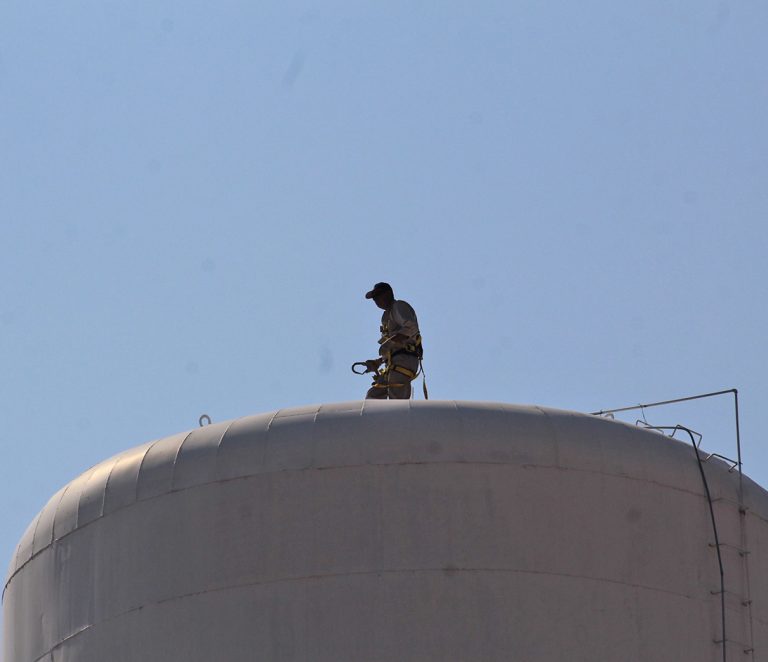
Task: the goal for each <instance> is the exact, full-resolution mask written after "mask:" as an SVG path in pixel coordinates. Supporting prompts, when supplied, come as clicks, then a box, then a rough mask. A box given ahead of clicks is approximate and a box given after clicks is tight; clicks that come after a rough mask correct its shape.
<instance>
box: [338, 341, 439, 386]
mask: <svg viewBox="0 0 768 662" xmlns="http://www.w3.org/2000/svg"><path fill="white" fill-rule="evenodd" d="M381 335H382V338H381V340H380V341H379V344H382V345H383V344H384V343H385V342H387V340H390V338H387V329H386V327H384V326H382V327H381ZM403 354H405V355H406V356H413V357H414V358H416V359H418V361H419V369H418V370H417V371H416V372H414V371H413V370H409V369H408V368H406V367H404V366H401V365H397V364H395V363H393V362H392V359H393V358H394V357H395V356H400V355H403ZM423 357H424V347H423V346H422V344H421V335H417V336H416V337H415V338H414V340H413V342H410V343H408V344H406V345H405V346H404V347H401V348H400V349H397V350H395V351H394V352H392V353H387V354H386V355H385V357H384V358H385V359H386V363H385V365H384V367H383V368H379V369H378V370H370V369H369V368H368V366H366V364H365V362H358V363H353V364H352V372H354V373H355V374H356V375H364V374H365V373H368V372H373V373H374V375H373V384H371V387H372V388H401V387H405V386H408V384H407V383H400V384H390V383H388V382H389V380H388V379H387V375H389V373H390V372H399V373H400V374H401V375H405V376H406V377H408V379H409V383H410V382H412V381H413V380H414V379H416V377H418V376H419V374H421V375H422V378H423V383H422V390H423V391H424V399H425V400H429V392H428V391H427V376H426V373H425V372H424V365H423V363H422V359H423ZM355 366H363V367H364V368H365V370H364V371H363V372H358V371H357V370H355Z"/></svg>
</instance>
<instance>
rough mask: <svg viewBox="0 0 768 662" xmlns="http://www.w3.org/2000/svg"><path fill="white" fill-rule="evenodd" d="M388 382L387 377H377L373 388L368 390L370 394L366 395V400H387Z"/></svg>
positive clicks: (374, 379)
mask: <svg viewBox="0 0 768 662" xmlns="http://www.w3.org/2000/svg"><path fill="white" fill-rule="evenodd" d="M387 390H388V388H387V382H386V377H379V376H376V377H374V378H373V386H371V388H369V389H368V393H366V394H365V399H366V400H386V398H387Z"/></svg>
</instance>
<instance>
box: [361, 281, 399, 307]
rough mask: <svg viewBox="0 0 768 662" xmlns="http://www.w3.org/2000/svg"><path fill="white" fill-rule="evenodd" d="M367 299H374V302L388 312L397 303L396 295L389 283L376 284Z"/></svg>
mask: <svg viewBox="0 0 768 662" xmlns="http://www.w3.org/2000/svg"><path fill="white" fill-rule="evenodd" d="M365 298H366V299H373V302H374V303H375V304H376V305H377V306H378V307H379V308H381V309H382V310H387V308H389V307H390V306H391V305H392V303H393V302H394V301H395V295H394V293H393V292H392V287H391V286H390V284H389V283H376V285H374V286H373V289H372V290H371V291H370V292H368V293H367V294H366V295H365Z"/></svg>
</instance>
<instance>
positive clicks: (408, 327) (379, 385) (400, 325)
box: [365, 283, 423, 400]
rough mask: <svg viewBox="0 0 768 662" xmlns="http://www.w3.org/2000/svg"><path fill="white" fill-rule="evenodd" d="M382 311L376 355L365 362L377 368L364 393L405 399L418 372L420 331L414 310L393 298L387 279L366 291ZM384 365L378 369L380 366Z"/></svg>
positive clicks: (378, 397) (420, 350)
mask: <svg viewBox="0 0 768 662" xmlns="http://www.w3.org/2000/svg"><path fill="white" fill-rule="evenodd" d="M365 298H366V299H373V301H374V303H375V304H376V305H377V306H378V307H379V308H381V309H382V310H383V311H384V314H383V315H382V316H381V338H379V358H378V359H370V360H368V361H366V362H365V366H366V367H367V368H368V370H370V371H371V372H376V371H378V372H376V375H375V376H374V378H373V385H372V386H371V388H370V389H368V393H366V395H365V397H366V399H368V398H374V399H377V400H384V399H386V398H390V399H392V400H406V399H408V398H410V397H411V381H413V380H414V379H415V378H416V375H417V374H418V372H419V360H420V359H421V356H422V353H423V351H422V346H421V335H420V334H419V322H418V320H417V319H416V311H414V310H413V308H411V306H410V304H408V303H407V302H405V301H398V300H397V299H395V295H394V292H393V291H392V287H391V286H390V285H389V283H376V285H374V286H373V289H372V290H371V291H370V292H368V293H367V294H366V295H365ZM382 365H383V366H384V368H383V369H380V368H381V366H382Z"/></svg>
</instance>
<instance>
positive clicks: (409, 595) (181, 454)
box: [4, 404, 768, 662]
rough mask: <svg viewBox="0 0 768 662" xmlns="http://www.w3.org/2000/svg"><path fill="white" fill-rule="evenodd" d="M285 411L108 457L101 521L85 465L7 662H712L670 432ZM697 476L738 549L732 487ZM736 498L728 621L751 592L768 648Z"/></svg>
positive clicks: (713, 624)
mask: <svg viewBox="0 0 768 662" xmlns="http://www.w3.org/2000/svg"><path fill="white" fill-rule="evenodd" d="M462 407H463V409H464V411H463V412H462ZM449 411H450V412H451V413H447V412H449ZM284 418H285V419H286V420H283V421H282V422H281V423H279V424H277V425H275V423H274V420H273V421H272V422H271V423H270V424H269V425H268V430H267V433H266V434H263V433H264V428H263V425H262V422H263V421H262V420H261V419H258V420H257V421H251V423H253V427H252V428H249V427H248V425H249V424H242V425H241V426H240V427H239V428H238V427H237V426H235V425H233V426H232V427H227V426H225V427H224V428H222V429H219V430H207V431H204V433H198V437H197V439H196V440H193V441H194V442H195V443H190V442H189V437H187V436H183V437H178V438H175V441H174V442H164V444H161V445H160V448H157V447H154V458H155V459H154V460H153V459H152V457H153V456H151V455H150V454H149V447H143V450H142V451H141V452H140V453H139V455H141V456H142V460H141V461H140V462H139V464H138V466H137V467H135V468H133V467H134V465H135V464H136V457H138V455H137V454H136V452H135V451H130V452H128V453H127V454H124V455H123V456H120V457H119V458H117V459H113V460H110V461H108V463H111V464H109V466H110V467H111V468H112V469H114V467H115V466H119V465H120V463H121V462H124V463H127V466H129V467H131V468H130V471H129V473H131V472H132V473H131V475H133V476H134V477H135V483H134V485H135V487H136V491H137V492H136V493H137V494H143V495H144V497H143V498H136V499H135V500H134V501H133V502H131V503H128V504H127V505H122V506H121V507H119V508H116V509H114V510H110V509H109V507H108V506H107V505H105V504H108V503H109V500H108V499H106V498H105V499H104V500H103V505H102V507H101V510H100V511H99V510H98V509H97V513H96V515H95V516H90V515H88V513H89V512H92V511H93V505H92V503H91V501H92V500H93V499H92V498H91V495H92V494H93V491H92V490H91V491H89V489H88V487H87V486H88V485H93V484H94V476H98V475H99V474H100V473H101V474H103V473H104V469H103V468H102V469H99V468H96V469H95V470H93V471H92V472H89V473H88V474H87V478H85V479H82V480H81V485H85V487H84V488H83V489H82V490H81V491H80V492H79V498H78V499H77V507H76V508H75V512H76V513H77V515H76V516H75V517H74V520H75V523H74V525H72V528H71V530H69V531H68V532H67V533H66V534H64V535H62V536H61V537H60V538H57V537H56V535H55V533H54V534H53V535H52V539H51V543H50V544H49V545H47V546H45V545H41V546H40V549H38V550H37V551H36V552H34V553H33V555H31V556H30V557H29V559H27V560H26V561H23V562H22V563H21V564H19V563H18V560H17V561H16V563H15V565H16V567H15V569H14V572H13V574H12V576H11V578H10V580H9V582H8V584H7V586H6V591H5V596H4V619H5V651H4V660H5V662H33V661H36V660H46V659H50V660H54V659H55V660H56V662H60V661H63V662H70V661H72V662H74V661H77V662H91V661H93V662H96V661H99V662H101V661H103V660H105V659H109V660H114V661H116V662H123V661H125V662H128V661H129V660H130V661H134V660H137V659H141V660H147V661H154V660H157V661H158V662H160V661H161V660H162V661H163V662H168V661H171V662H173V661H175V660H179V661H181V660H184V661H185V662H189V661H190V660H191V661H196V660H200V661H201V662H202V661H203V660H205V661H206V662H209V661H210V660H211V659H232V660H240V659H242V660H250V659H269V660H319V661H324V660H328V661H331V660H333V661H334V662H337V661H338V660H352V659H355V660H372V661H373V660H394V659H397V660H414V661H415V660H419V661H426V660H441V661H445V660H480V659H482V660H505V661H506V660H509V659H524V660H531V661H534V662H535V661H539V660H541V661H545V660H546V661H548V662H551V661H560V660H563V661H565V660H568V661H569V662H572V661H573V660H589V661H590V662H593V661H594V660H596V659H601V660H614V659H615V660H618V659H621V660H628V661H632V660H637V661H638V662H639V661H640V660H642V661H643V662H645V661H647V660H650V659H652V660H659V661H664V660H669V661H670V662H671V661H672V660H674V661H675V662H681V661H682V662H686V661H688V660H690V661H694V660H695V661H696V662H701V661H706V660H712V662H715V661H716V660H720V659H722V657H721V652H720V651H721V649H720V648H719V647H718V646H717V645H715V644H714V643H713V640H714V639H717V638H718V634H719V623H720V602H719V596H716V595H713V594H712V592H713V591H717V590H718V589H719V576H718V570H717V560H716V555H715V551H714V548H712V547H711V546H710V543H711V542H712V531H711V523H710V520H709V513H708V510H707V504H706V500H705V499H704V496H703V490H702V488H701V484H700V478H698V469H697V467H696V463H695V459H694V458H693V455H692V451H691V450H690V449H686V448H685V447H684V446H683V445H682V444H677V442H670V441H669V440H667V439H663V438H659V436H658V435H656V434H654V433H650V432H646V431H640V430H636V429H634V428H629V427H628V426H625V425H623V424H619V423H614V422H611V421H604V420H602V419H594V418H590V417H583V416H577V415H572V414H567V413H561V412H553V411H549V412H544V411H541V410H534V409H533V408H530V409H526V408H517V409H515V408H505V409H502V408H497V409H493V408H491V407H487V408H483V407H481V406H473V405H469V404H466V405H460V406H454V408H453V409H446V408H441V407H440V406H439V405H437V406H434V405H433V406H432V408H430V407H428V406H425V407H422V408H421V410H420V411H419V412H416V413H414V412H413V411H412V410H411V409H410V408H409V409H398V408H391V409H385V408H382V407H376V408H375V409H374V411H372V412H371V413H370V415H369V418H372V419H375V420H373V421H371V420H365V421H363V419H365V418H366V416H360V415H359V414H358V416H357V419H356V420H355V419H353V418H352V417H348V416H346V415H341V416H338V415H330V414H329V415H328V417H327V419H326V421H325V422H324V423H322V425H325V426H326V427H325V429H323V430H318V427H317V426H318V423H317V417H313V419H312V421H311V422H310V421H309V420H305V419H304V418H302V416H298V417H291V416H285V417H284ZM290 419H292V420H290ZM446 419H448V420H447V422H446ZM390 421H391V423H392V425H391V426H389V429H390V430H392V429H398V426H399V427H400V430H401V435H400V436H399V437H394V438H393V437H392V436H391V435H386V434H382V429H383V430H384V431H386V429H387V423H388V422H390ZM446 423H448V424H446ZM273 426H274V427H273ZM382 426H383V427H382ZM210 427H214V426H210ZM249 429H250V432H249ZM228 430H229V431H233V430H234V432H236V434H233V436H232V437H230V438H229V440H228V441H227V439H228V437H227V434H228V432H227V431H228ZM275 430H276V431H275ZM217 436H218V439H216V437H217ZM372 440H373V441H372ZM174 444H175V447H176V452H175V453H173V452H171V451H173V448H174ZM187 444H189V445H187ZM233 454H234V455H235V457H234V458H233V457H232V456H233ZM254 455H255V457H254ZM126 458H128V460H126ZM167 458H172V459H171V460H168V459H167ZM352 460H355V461H352ZM230 463H231V464H230ZM670 464H672V465H673V466H671V467H670ZM236 465H238V466H240V467H248V469H247V472H246V473H244V475H240V476H233V475H231V472H232V471H233V469H234V467H235V466H236ZM707 470H708V473H709V474H710V480H711V487H712V489H713V491H714V493H715V496H716V498H718V499H719V500H718V501H717V504H718V505H717V508H718V513H717V517H718V523H719V526H720V529H721V532H722V533H721V539H722V541H723V542H725V543H728V544H732V547H733V550H738V545H741V544H742V542H743V541H742V540H741V536H742V535H743V533H744V531H743V529H742V527H741V525H740V521H739V517H740V516H739V513H738V510H737V509H736V507H735V504H734V502H733V501H732V499H733V497H734V496H735V482H734V476H733V475H732V474H728V473H727V471H725V469H724V468H723V467H722V465H719V464H712V465H709V466H708V468H707ZM225 472H230V475H226V473H225ZM106 475H107V478H104V479H97V483H96V484H101V485H102V487H101V489H102V494H108V493H110V492H109V483H110V480H111V479H110V478H109V476H110V475H113V474H110V472H109V471H107V472H106ZM672 478H674V481H673V480H671V479H672ZM697 478H698V480H697ZM102 480H103V482H101V483H99V481H102ZM116 480H118V482H119V479H116ZM83 481H84V483H83ZM129 485H130V483H129ZM747 487H748V496H749V500H750V509H749V510H748V513H747V515H746V522H747V526H746V532H747V536H748V544H749V545H750V551H751V552H752V553H751V554H750V556H749V560H750V566H749V572H750V582H749V586H747V582H746V576H745V568H744V565H743V557H741V556H740V555H739V554H738V552H737V551H733V550H731V549H730V548H725V547H723V553H724V561H725V564H726V578H727V580H728V581H729V582H730V583H729V589H730V590H731V593H732V595H729V604H728V630H729V631H730V633H731V636H732V637H733V639H734V644H732V645H733V647H734V650H735V649H736V648H737V647H738V643H737V642H739V641H740V640H742V639H744V640H746V639H747V638H749V636H750V632H749V629H750V620H749V617H748V616H749V614H748V612H747V611H745V610H744V609H743V607H742V606H741V601H740V599H739V598H740V596H741V595H742V594H744V593H745V592H747V590H749V591H750V592H751V598H752V600H753V603H752V621H751V625H752V631H753V633H754V642H755V647H756V648H757V649H758V650H761V649H762V650H763V651H768V641H765V634H764V632H765V631H766V630H768V627H766V626H768V563H766V559H768V556H766V552H768V523H767V522H766V518H765V513H766V512H768V510H766V508H765V506H766V499H765V493H764V492H763V491H762V490H761V489H760V488H759V487H757V486H755V485H754V484H751V483H748V485H747ZM142 490H143V492H142ZM84 495H85V496H84ZM113 497H114V495H113ZM114 498H116V497H114ZM60 499H61V497H60ZM124 501H125V499H124ZM88 509H90V510H88ZM69 512H70V511H69V510H67V509H66V508H65V509H64V510H61V503H59V505H58V506H57V513H56V516H55V517H53V520H54V522H53V524H52V525H51V526H52V528H53V529H54V530H55V529H56V522H58V516H59V513H62V524H61V525H60V526H62V527H63V528H62V529H61V530H62V531H63V530H66V529H67V527H68V525H67V522H68V521H70V520H71V517H70V516H69V515H67V513H69ZM83 512H84V513H85V514H84V515H82V516H81V513H83ZM45 513H46V511H45V510H44V511H43V515H45ZM67 517H70V520H68V519H67ZM41 518H42V515H41ZM44 526H45V525H44ZM36 534H40V535H43V534H42V533H41V529H40V523H39V522H38V523H37V525H36V527H35V530H33V532H32V533H31V539H32V547H33V548H34V546H35V542H34V541H35V536H36ZM43 537H45V536H44V535H43ZM20 549H21V546H20ZM25 553H26V552H22V553H21V556H20V557H19V558H20V559H24V555H25ZM169 633H173V634H172V636H169ZM755 659H757V658H755Z"/></svg>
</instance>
